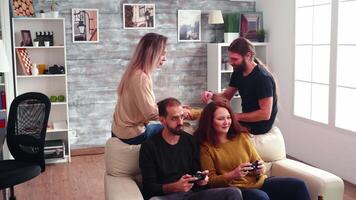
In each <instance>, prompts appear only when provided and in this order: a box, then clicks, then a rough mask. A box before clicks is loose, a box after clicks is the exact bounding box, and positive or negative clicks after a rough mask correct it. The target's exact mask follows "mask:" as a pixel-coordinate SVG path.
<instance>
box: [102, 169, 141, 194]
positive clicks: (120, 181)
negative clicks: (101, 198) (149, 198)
mask: <svg viewBox="0 0 356 200" xmlns="http://www.w3.org/2000/svg"><path fill="white" fill-rule="evenodd" d="M104 179H105V181H104V187H105V200H123V199H135V200H136V199H137V200H143V197H142V194H141V191H140V189H139V188H138V186H137V184H136V182H135V181H134V180H133V179H132V177H130V176H110V175H108V174H105V177H104Z"/></svg>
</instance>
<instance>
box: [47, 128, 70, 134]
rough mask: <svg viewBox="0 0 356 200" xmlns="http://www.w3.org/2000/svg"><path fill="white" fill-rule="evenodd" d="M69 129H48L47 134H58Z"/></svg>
mask: <svg viewBox="0 0 356 200" xmlns="http://www.w3.org/2000/svg"><path fill="white" fill-rule="evenodd" d="M65 131H68V129H47V133H57V132H65Z"/></svg>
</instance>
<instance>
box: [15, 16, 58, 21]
mask: <svg viewBox="0 0 356 200" xmlns="http://www.w3.org/2000/svg"><path fill="white" fill-rule="evenodd" d="M12 19H13V20H15V21H17V20H26V21H27V20H28V21H41V20H44V21H46V20H64V18H63V17H58V18H47V17H46V18H40V17H14V18H12Z"/></svg>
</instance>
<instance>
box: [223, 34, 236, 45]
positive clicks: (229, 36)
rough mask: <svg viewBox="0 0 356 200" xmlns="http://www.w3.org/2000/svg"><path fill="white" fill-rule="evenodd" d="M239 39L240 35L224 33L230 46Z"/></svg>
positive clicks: (225, 39) (225, 40)
mask: <svg viewBox="0 0 356 200" xmlns="http://www.w3.org/2000/svg"><path fill="white" fill-rule="evenodd" d="M238 37H240V33H224V42H225V43H228V44H230V43H231V42H232V41H234V40H235V39H236V38H238Z"/></svg>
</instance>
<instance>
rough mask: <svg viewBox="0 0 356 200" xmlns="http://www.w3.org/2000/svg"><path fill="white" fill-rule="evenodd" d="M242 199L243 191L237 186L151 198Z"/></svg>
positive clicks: (174, 199) (178, 199)
mask: <svg viewBox="0 0 356 200" xmlns="http://www.w3.org/2000/svg"><path fill="white" fill-rule="evenodd" d="M201 199H203V200H242V196H241V191H240V189H238V188H236V187H222V188H211V189H205V190H201V191H197V192H193V191H188V192H177V193H172V194H167V195H165V196H155V197H152V198H150V199H149V200H201Z"/></svg>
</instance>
